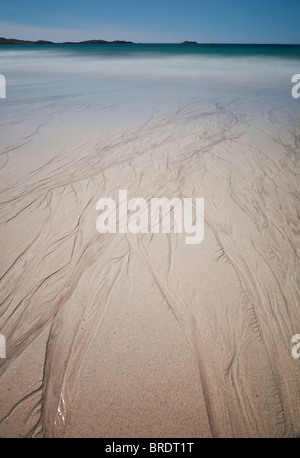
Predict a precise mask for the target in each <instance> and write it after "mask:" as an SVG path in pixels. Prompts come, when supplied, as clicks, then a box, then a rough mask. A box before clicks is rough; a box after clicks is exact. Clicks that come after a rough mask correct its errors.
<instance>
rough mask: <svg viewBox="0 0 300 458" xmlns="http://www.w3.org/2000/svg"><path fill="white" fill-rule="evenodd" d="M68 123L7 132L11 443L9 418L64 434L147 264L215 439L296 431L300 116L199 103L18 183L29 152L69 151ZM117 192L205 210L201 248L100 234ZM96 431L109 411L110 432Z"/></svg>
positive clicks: (2, 415) (5, 320)
mask: <svg viewBox="0 0 300 458" xmlns="http://www.w3.org/2000/svg"><path fill="white" fill-rule="evenodd" d="M85 109H86V107H85V106H78V110H82V111H84V110H85ZM59 116H63V109H61V110H59V109H58V106H57V103H56V102H55V101H54V102H53V103H52V104H50V105H49V104H48V105H44V106H43V105H41V107H40V109H39V110H36V115H35V119H32V122H31V130H30V129H28V128H27V127H26V124H25V115H24V116H23V118H22V117H21V116H20V118H19V119H18V118H17V119H16V118H15V117H14V121H12V120H10V119H7V122H6V125H5V126H4V130H3V132H2V138H3V142H2V152H1V177H3V180H2V185H1V199H0V218H1V233H2V244H1V249H2V252H3V257H2V261H1V271H0V275H1V278H0V288H1V308H0V311H1V318H0V332H1V333H2V334H3V335H5V337H6V341H7V358H6V359H1V360H0V375H1V379H2V380H1V386H2V388H1V390H3V392H6V398H5V402H3V405H2V407H1V411H0V427H1V428H2V429H3V431H4V433H3V434H5V431H6V430H5V428H6V426H5V425H9V424H10V423H9V422H10V421H12V419H14V423H15V424H16V425H17V426H16V427H15V434H16V435H24V436H27V437H65V436H66V435H67V431H68V425H69V424H70V421H71V417H72V412H74V411H76V410H77V406H79V405H80V398H79V397H78V389H79V385H80V379H81V373H82V372H81V370H82V366H83V364H84V362H85V358H86V356H87V355H88V352H89V350H90V349H91V348H92V347H93V345H95V338H96V336H97V335H99V333H101V326H102V325H103V320H104V317H105V315H106V313H107V311H108V309H109V308H110V307H111V305H112V303H113V302H114V301H115V298H116V297H118V295H119V294H120V292H119V290H120V285H121V283H122V282H127V283H128V285H131V287H135V288H140V287H142V285H141V284H138V279H137V274H136V270H135V266H136V263H137V262H140V263H142V264H143V265H144V267H145V268H146V270H147V272H148V274H147V275H148V276H149V278H150V279H151V281H152V283H153V288H154V289H156V290H158V292H159V296H160V298H161V299H160V301H161V306H165V305H166V306H167V307H168V309H169V310H170V311H171V312H172V314H173V315H174V316H175V318H176V320H177V322H178V324H179V326H180V328H181V329H182V331H183V332H184V335H185V336H186V339H187V341H188V343H189V346H190V348H191V351H192V354H193V356H194V359H195V363H196V365H197V368H198V371H199V378H198V384H199V387H200V391H201V396H202V399H203V406H204V408H205V416H206V426H205V425H204V424H203V430H204V429H205V428H207V427H208V429H209V435H211V436H213V437H286V436H291V435H293V434H294V433H296V432H297V431H299V430H300V416H299V408H300V405H299V380H300V366H299V362H298V361H297V360H295V359H293V358H292V356H291V348H292V344H291V338H292V336H293V335H294V334H297V333H299V332H300V314H299V281H298V280H299V188H300V180H299V152H300V128H299V126H300V124H299V119H297V117H296V116H293V115H292V112H290V111H288V109H286V107H282V108H278V107H276V108H275V107H274V108H273V107H269V108H263V107H260V106H254V105H250V104H247V99H246V98H244V97H242V96H241V97H236V98H233V99H232V100H231V101H230V102H228V103H226V104H225V103H224V104H223V103H211V104H208V103H207V104H206V105H205V106H204V105H199V104H197V103H193V104H189V105H186V106H182V107H180V108H179V109H178V111H177V112H174V113H167V114H165V115H164V116H163V115H161V114H160V115H159V114H154V115H153V116H152V117H151V118H150V119H149V120H148V121H147V122H145V123H143V124H141V123H140V124H137V125H136V126H134V127H132V128H131V129H126V130H119V131H116V132H115V133H114V134H109V135H108V136H104V135H97V132H96V131H95V132H94V135H93V136H90V138H87V139H86V140H84V141H82V143H79V144H77V145H76V147H75V146H74V144H71V145H70V146H69V148H64V149H63V148H62V149H61V150H59V149H57V153H55V154H53V156H52V157H51V158H50V159H49V160H44V161H41V160H40V162H41V163H38V162H37V165H36V167H33V166H32V167H31V169H29V168H28V164H27V165H26V164H24V169H23V170H22V162H21V161H20V154H21V153H22V152H23V151H30V150H31V149H32V150H35V151H38V148H39V145H41V144H42V141H45V138H47V139H48V142H49V144H50V143H51V141H52V142H54V141H56V144H59V141H60V139H59V138H58V139H52V140H51V136H50V135H49V133H48V131H47V126H48V123H51V122H53V120H56V119H57V118H58V119H59ZM60 119H61V118H60ZM58 122H59V121H58ZM24 124H25V127H24V131H23V130H22V129H23V125H24ZM26 129H27V130H26ZM16 132H18V136H17V134H16ZM20 133H21V134H20ZM11 138H18V140H17V141H14V142H11ZM39 142H40V143H39ZM37 161H39V159H37ZM32 163H34V162H32ZM16 164H18V165H17V166H16ZM16 167H18V169H17V171H18V173H16V174H15V175H14V174H13V172H14V170H16ZM27 168H28V170H27ZM12 181H13V184H11V183H12ZM119 189H126V190H128V197H129V198H131V197H143V198H145V199H147V201H149V200H150V199H151V198H152V197H168V198H173V197H179V198H184V197H193V198H196V197H203V198H204V199H205V235H204V241H203V243H202V244H200V245H194V246H188V245H186V244H185V241H184V234H174V233H171V234H137V235H134V234H130V233H128V234H102V235H100V234H99V233H98V232H97V231H96V226H95V223H96V218H97V216H98V213H97V211H96V202H97V200H98V199H99V198H100V197H111V198H114V199H115V200H116V201H117V195H118V191H119ZM145 294H146V295H149V297H150V296H151V294H152V292H151V290H149V291H147V290H146V291H145ZM37 354H38V355H39V356H38V361H39V362H38V363H37V364H36V365H34V364H33V363H32V362H31V363H30V361H32V359H31V358H33V355H37ZM35 357H36V356H35ZM28 364H31V365H32V371H31V382H30V384H29V386H30V389H28V385H26V387H23V388H22V387H21V386H22V383H21V382H20V383H19V384H20V389H19V390H17V391H16V390H15V391H14V394H12V395H11V396H9V395H8V394H7V387H9V386H10V385H11V377H12V376H13V374H18V375H17V376H16V377H19V378H20V377H22V375H21V374H22V368H23V367H26V366H27V365H28ZM137 389H138V388H137ZM95 402H97V400H95ZM20 412H22V415H21V414H20ZM18 418H19V419H20V420H19V424H18ZM101 422H103V423H105V413H104V418H101V419H99V434H100V435H101ZM7 428H8V426H7ZM78 434H79V433H78V431H77V435H78ZM145 434H146V433H145V431H143V430H141V431H140V436H143V435H145ZM202 434H204V433H203V431H201V430H199V437H201V435H202Z"/></svg>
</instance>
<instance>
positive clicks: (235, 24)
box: [0, 0, 300, 44]
mask: <svg viewBox="0 0 300 458" xmlns="http://www.w3.org/2000/svg"><path fill="white" fill-rule="evenodd" d="M0 36H1V37H5V38H19V39H24V40H39V39H42V40H51V41H56V42H61V41H82V40H90V39H104V40H109V41H111V40H130V41H134V42H143V43H180V42H182V41H185V40H191V41H197V42H199V43H297V44H300V0H251V1H248V0H84V1H83V0H51V2H47V1H41V0H26V1H25V0H14V1H6V0H2V2H1V7H0Z"/></svg>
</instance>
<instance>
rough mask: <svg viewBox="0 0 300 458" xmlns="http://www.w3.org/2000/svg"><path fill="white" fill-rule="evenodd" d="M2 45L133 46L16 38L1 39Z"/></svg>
mask: <svg viewBox="0 0 300 458" xmlns="http://www.w3.org/2000/svg"><path fill="white" fill-rule="evenodd" d="M0 44H1V45H57V44H62V45H71V44H72V45H81V44H116V45H119V44H133V42H132V41H122V40H115V41H106V40H88V41H65V42H61V43H56V42H54V41H46V40H37V41H30V40H18V39H16V38H3V37H0Z"/></svg>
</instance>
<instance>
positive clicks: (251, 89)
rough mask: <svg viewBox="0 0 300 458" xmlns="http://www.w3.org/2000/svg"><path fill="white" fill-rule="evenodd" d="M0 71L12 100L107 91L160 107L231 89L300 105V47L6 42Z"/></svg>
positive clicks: (218, 97)
mask: <svg viewBox="0 0 300 458" xmlns="http://www.w3.org/2000/svg"><path fill="white" fill-rule="evenodd" d="M0 73H1V74H3V75H4V76H5V77H6V81H7V99H6V103H7V104H9V103H12V102H13V101H17V100H18V101H20V100H28V99H30V98H32V99H37V98H39V99H40V98H42V97H43V98H46V97H50V98H53V97H62V96H66V97H69V96H72V97H73V96H78V97H88V98H89V99H90V100H92V99H93V100H94V101H95V99H96V98H97V97H98V96H100V97H102V98H103V96H105V98H106V99H108V100H110V101H111V102H112V103H114V102H117V103H119V102H120V101H122V103H123V101H124V100H125V99H126V101H127V103H128V102H129V101H132V102H134V101H135V102H136V103H137V104H140V106H142V105H143V104H144V105H146V104H147V103H150V102H151V104H152V106H157V107H159V106H161V105H165V104H167V103H169V102H172V101H175V103H177V104H181V103H183V104H184V103H188V102H190V101H195V100H198V99H203V98H205V99H211V100H214V101H221V100H222V99H223V97H227V95H228V94H229V93H230V97H234V96H236V95H238V96H240V95H241V94H245V96H246V97H248V98H249V99H250V98H261V97H262V96H269V97H271V98H273V99H275V98H277V100H278V101H279V103H294V106H295V107H296V105H295V103H297V107H299V103H298V102H299V100H297V101H294V100H292V98H291V89H292V86H293V85H292V82H291V79H292V76H293V75H294V74H298V73H300V45H230V44H228V45H220V44H217V45H213V44H205V45H176V44H100V45H99V44H70V45H66V44H65V45H63V44H62V45H60V44H57V45H1V46H0ZM149 101H150V102H149ZM89 103H90V102H89ZM93 103H94V102H93Z"/></svg>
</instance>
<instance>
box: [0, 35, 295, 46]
mask: <svg viewBox="0 0 300 458" xmlns="http://www.w3.org/2000/svg"><path fill="white" fill-rule="evenodd" d="M1 40H5V41H14V42H15V43H5V42H1ZM93 42H94V43H93ZM35 43H40V44H45V45H46V44H53V45H62V44H70V45H71V44H133V45H183V44H184V45H193V46H197V45H237V46H240V45H243V46H245V45H249V46H253V45H255V46H299V45H300V42H299V43H277V42H271V43H270V42H236V43H234V42H197V41H194V40H185V41H182V42H175V41H174V42H139V41H130V40H113V41H109V40H104V39H101V38H92V39H89V40H81V41H51V40H43V39H39V40H26V39H22V38H5V37H0V45H1V44H35Z"/></svg>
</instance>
